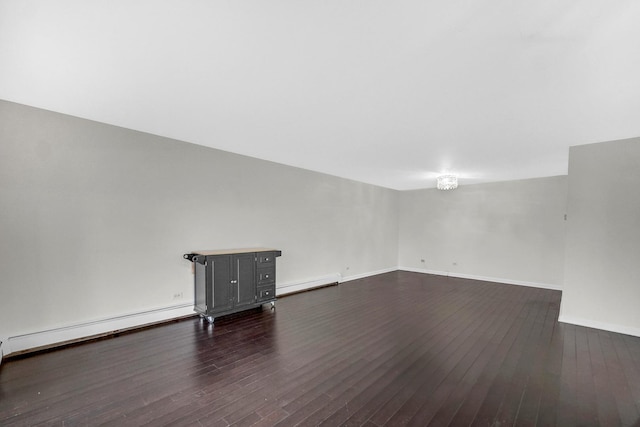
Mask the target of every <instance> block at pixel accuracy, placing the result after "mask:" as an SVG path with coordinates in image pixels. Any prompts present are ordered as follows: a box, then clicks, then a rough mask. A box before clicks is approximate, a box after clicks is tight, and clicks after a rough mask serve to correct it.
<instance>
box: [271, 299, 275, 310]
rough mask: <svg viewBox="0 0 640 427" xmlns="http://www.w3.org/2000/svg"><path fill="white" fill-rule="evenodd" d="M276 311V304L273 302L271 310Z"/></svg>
mask: <svg viewBox="0 0 640 427" xmlns="http://www.w3.org/2000/svg"><path fill="white" fill-rule="evenodd" d="M275 309H276V302H275V301H271V310H275Z"/></svg>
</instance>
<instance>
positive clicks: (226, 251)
mask: <svg viewBox="0 0 640 427" xmlns="http://www.w3.org/2000/svg"><path fill="white" fill-rule="evenodd" d="M251 252H280V250H279V249H273V248H242V249H217V250H211V251H193V252H192V253H193V254H196V255H204V256H211V255H233V254H246V253H251Z"/></svg>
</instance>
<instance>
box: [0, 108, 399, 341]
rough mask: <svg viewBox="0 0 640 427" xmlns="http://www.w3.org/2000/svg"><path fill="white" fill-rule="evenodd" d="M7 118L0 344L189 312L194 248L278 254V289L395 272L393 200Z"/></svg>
mask: <svg viewBox="0 0 640 427" xmlns="http://www.w3.org/2000/svg"><path fill="white" fill-rule="evenodd" d="M0 117H1V118H2V120H0V141H2V143H1V144H0V200H1V205H0V209H1V212H0V236H2V237H1V244H0V272H1V273H0V274H1V277H0V281H1V286H0V305H1V307H0V308H1V309H0V325H1V328H2V330H0V336H5V337H6V336H15V335H18V334H27V333H31V332H35V331H43V330H48V329H51V328H60V327H64V326H66V325H73V324H78V323H82V322H89V321H92V320H96V319H97V320H99V319H105V318H109V317H113V316H118V315H124V314H127V313H135V312H139V311H143V310H150V309H154V308H161V307H167V306H172V305H175V304H178V303H189V302H190V301H192V299H193V289H192V287H193V282H192V280H193V279H192V275H191V264H190V263H189V262H188V261H186V260H183V259H182V254H183V253H185V252H188V251H191V250H198V249H218V248H234V247H252V246H267V247H275V248H279V249H281V250H282V251H283V256H282V257H281V258H279V259H278V284H279V285H286V284H291V283H301V282H305V281H309V280H313V279H315V278H317V277H320V276H326V275H331V274H341V275H342V276H343V277H345V276H346V277H348V276H357V275H361V274H367V273H371V272H375V271H379V270H382V269H389V268H395V267H396V266H397V247H398V219H397V200H398V193H397V192H396V191H393V190H388V189H384V188H380V187H375V186H372V185H368V184H362V183H358V182H354V181H349V180H345V179H340V178H336V177H332V176H328V175H324V174H320V173H315V172H310V171H305V170H302V169H297V168H293V167H288V166H283V165H279V164H275V163H271V162H267V161H263V160H258V159H253V158H248V157H244V156H239V155H235V154H230V153H227V152H222V151H218V150H213V149H210V148H205V147H201V146H197V145H193V144H188V143H184V142H179V141H175V140H171V139H167V138H161V137H157V136H153V135H149V134H144V133H140V132H135V131H131V130H127V129H122V128H118V127H114V126H109V125H105V124H100V123H96V122H91V121H88V120H83V119H79V118H74V117H70V116H65V115H61V114H57V113H52V112H48V111H44V110H40V109H35V108H30V107H26V106H22V105H18V104H13V103H9V102H5V101H0ZM373 230H374V232H373ZM347 268H349V269H348V270H347ZM176 294H178V295H180V294H181V295H182V297H180V298H174V295H176Z"/></svg>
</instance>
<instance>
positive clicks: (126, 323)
mask: <svg viewBox="0 0 640 427" xmlns="http://www.w3.org/2000/svg"><path fill="white" fill-rule="evenodd" d="M192 314H194V312H193V303H192V302H189V303H184V304H180V305H175V306H170V307H163V308H158V309H154V310H147V311H142V312H138V313H130V314H125V315H121V316H115V317H110V318H105V319H100V320H94V321H91V322H86V323H80V324H76V325H71V326H65V327H61V328H54V329H49V330H46V331H40V332H34V333H30V334H24V335H16V336H11V337H8V339H7V340H6V341H4V340H3V341H4V342H3V343H2V351H3V353H4V355H5V356H8V355H10V354H11V353H16V352H24V351H28V350H32V349H37V348H40V347H46V346H51V345H55V344H62V343H65V342H69V341H77V340H81V339H84V338H90V337H94V336H100V335H104V334H109V333H114V332H118V331H122V330H126V329H131V328H137V327H142V326H145V325H150V324H153V323H158V322H162V321H167V320H172V319H176V318H179V317H184V316H189V315H192Z"/></svg>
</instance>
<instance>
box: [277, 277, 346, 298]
mask: <svg viewBox="0 0 640 427" xmlns="http://www.w3.org/2000/svg"><path fill="white" fill-rule="evenodd" d="M341 278H342V277H341V276H340V275H339V274H338V273H336V274H330V275H328V276H322V277H317V278H315V279H311V280H308V281H305V282H294V283H287V284H284V285H280V286H278V287H277V288H276V296H278V297H279V296H283V295H287V294H293V293H296V292H302V291H308V290H310V289H314V288H320V287H323V286H326V285H331V284H333V283H340V279H341Z"/></svg>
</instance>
